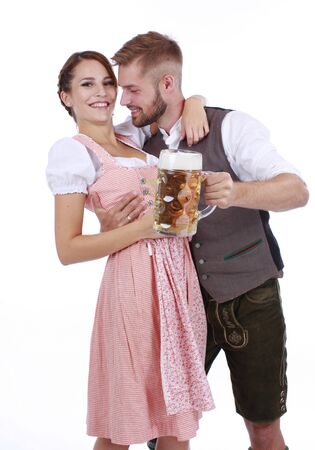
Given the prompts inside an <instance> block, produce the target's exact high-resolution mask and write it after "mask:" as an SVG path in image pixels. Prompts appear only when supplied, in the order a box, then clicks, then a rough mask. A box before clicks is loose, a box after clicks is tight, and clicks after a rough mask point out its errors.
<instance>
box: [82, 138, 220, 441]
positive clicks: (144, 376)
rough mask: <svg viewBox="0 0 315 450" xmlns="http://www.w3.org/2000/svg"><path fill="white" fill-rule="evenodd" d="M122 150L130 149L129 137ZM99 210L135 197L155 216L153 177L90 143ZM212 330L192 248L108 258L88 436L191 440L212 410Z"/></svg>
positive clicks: (163, 245) (182, 242) (137, 248)
mask: <svg viewBox="0 0 315 450" xmlns="http://www.w3.org/2000/svg"><path fill="white" fill-rule="evenodd" d="M117 137H118V138H119V139H120V140H121V141H123V142H125V143H127V144H130V145H132V146H134V144H131V143H130V141H128V140H127V139H126V138H124V137H123V136H117ZM74 139H76V140H78V141H80V142H81V143H82V144H83V145H85V146H86V147H87V148H88V149H89V150H90V151H92V152H93V153H94V154H95V155H96V156H97V158H98V159H99V161H100V163H101V169H100V170H101V174H100V176H99V177H98V178H97V180H96V181H95V182H94V184H92V185H91V186H90V187H89V193H88V196H87V200H86V207H87V208H89V209H91V210H93V206H92V202H91V194H92V193H93V192H96V193H97V194H98V196H99V197H100V200H101V203H102V206H103V208H105V209H109V208H111V207H112V206H113V205H115V203H116V202H117V201H118V200H120V198H121V197H122V196H123V195H124V194H126V193H128V192H130V191H136V192H138V193H139V195H141V196H142V197H143V201H144V202H145V203H146V207H147V210H148V209H150V208H152V207H153V202H154V195H155V185H156V176H157V168H156V167H155V166H149V165H146V166H143V167H124V166H121V165H120V164H118V162H117V161H116V160H115V158H113V157H112V156H111V155H110V154H109V153H108V152H106V150H104V149H103V148H102V147H101V146H99V145H98V144H97V143H95V142H94V141H93V140H92V139H90V138H88V137H87V136H85V135H82V134H79V135H77V136H75V137H74ZM206 333H207V325H206V318H205V312H204V306H203V300H202V296H201V293H200V289H199V283H198V278H197V274H196V271H195V268H194V265H193V261H192V258H191V254H190V250H189V244H188V240H187V239H186V238H161V239H149V240H148V239H147V240H142V241H139V242H137V243H135V244H133V245H131V246H129V247H127V248H125V249H123V250H121V251H119V252H116V253H114V254H112V255H110V256H109V257H108V260H107V264H106V267H105V271H104V275H103V278H102V282H101V286H100V290H99V297H98V302H97V307H96V313H95V321H94V327H93V333H92V338H91V352H90V369H89V383H88V414H87V433H88V435H90V436H97V437H103V438H107V439H110V440H111V441H112V442H113V443H115V444H120V445H128V444H135V443H142V442H145V441H147V440H149V439H152V438H156V437H159V436H175V437H177V439H178V440H182V441H184V440H188V439H190V438H192V437H193V436H195V435H196V431H197V429H198V422H199V419H200V417H201V413H202V411H206V410H210V409H212V408H213V407H214V405H213V400H212V396H211V392H210V388H209V385H208V382H207V379H206V374H205V372H204V358H205V348H206Z"/></svg>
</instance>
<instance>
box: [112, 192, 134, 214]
mask: <svg viewBox="0 0 315 450" xmlns="http://www.w3.org/2000/svg"><path fill="white" fill-rule="evenodd" d="M140 201H141V200H140V198H139V196H138V194H137V193H136V192H129V193H128V194H126V195H124V196H123V197H122V198H121V199H120V200H119V201H118V202H117V203H116V204H115V206H113V207H112V208H111V210H112V211H113V212H114V213H116V212H125V211H124V210H125V208H126V207H127V206H128V205H130V204H131V203H132V202H135V203H139V202H140ZM127 214H128V213H127Z"/></svg>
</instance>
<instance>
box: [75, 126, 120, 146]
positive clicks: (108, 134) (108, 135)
mask: <svg viewBox="0 0 315 450" xmlns="http://www.w3.org/2000/svg"><path fill="white" fill-rule="evenodd" d="M78 128H79V133H82V134H85V135H86V136H89V137H90V138H91V139H93V141H95V142H97V143H98V144H100V145H101V146H103V147H104V146H106V145H108V144H114V143H115V142H116V137H115V130H114V127H113V125H112V123H110V124H102V125H95V124H91V123H81V124H78Z"/></svg>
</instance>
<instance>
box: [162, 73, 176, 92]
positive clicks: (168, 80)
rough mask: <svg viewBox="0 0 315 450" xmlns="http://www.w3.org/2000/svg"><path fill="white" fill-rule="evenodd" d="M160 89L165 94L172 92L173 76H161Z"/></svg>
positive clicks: (174, 84)
mask: <svg viewBox="0 0 315 450" xmlns="http://www.w3.org/2000/svg"><path fill="white" fill-rule="evenodd" d="M160 85H161V88H162V89H163V90H164V91H165V93H169V92H171V91H173V89H174V87H175V86H176V83H175V78H174V75H171V74H166V75H163V77H162V79H161V81H160Z"/></svg>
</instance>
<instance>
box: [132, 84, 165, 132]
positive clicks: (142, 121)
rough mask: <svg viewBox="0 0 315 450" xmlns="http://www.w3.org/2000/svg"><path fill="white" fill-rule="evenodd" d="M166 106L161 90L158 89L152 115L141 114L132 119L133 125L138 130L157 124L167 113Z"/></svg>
mask: <svg viewBox="0 0 315 450" xmlns="http://www.w3.org/2000/svg"><path fill="white" fill-rule="evenodd" d="M166 106H167V105H166V103H165V102H164V100H163V98H162V96H161V94H160V92H159V90H158V89H156V92H155V99H154V101H153V105H152V112H151V113H150V114H144V113H143V112H142V113H140V114H139V115H138V116H137V117H135V118H132V123H133V124H134V125H135V126H136V127H138V128H140V127H144V126H146V125H151V123H153V122H157V120H158V119H159V118H160V117H161V116H162V115H163V114H164V113H165V110H166Z"/></svg>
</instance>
